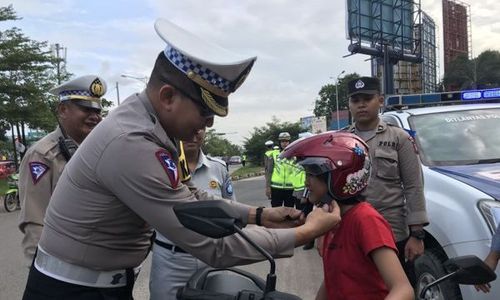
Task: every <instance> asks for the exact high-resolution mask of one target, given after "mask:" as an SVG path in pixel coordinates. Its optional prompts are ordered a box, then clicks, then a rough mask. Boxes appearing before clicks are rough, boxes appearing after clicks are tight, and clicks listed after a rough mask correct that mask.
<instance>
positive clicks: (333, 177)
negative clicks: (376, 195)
mask: <svg viewBox="0 0 500 300" xmlns="http://www.w3.org/2000/svg"><path fill="white" fill-rule="evenodd" d="M293 157H295V158H296V159H297V163H298V164H300V165H302V166H303V167H304V169H305V170H306V172H307V173H309V174H312V175H315V176H318V175H321V174H324V173H329V176H328V178H329V187H328V190H329V192H330V194H331V196H332V197H333V198H335V199H337V200H345V199H349V198H352V197H355V196H357V195H359V194H360V193H361V192H362V191H363V190H364V188H365V187H366V186H367V184H368V179H369V177H370V168H371V163H370V158H369V152H368V146H367V145H366V143H365V142H364V141H363V140H362V139H361V138H359V137H358V136H356V135H354V134H351V133H347V132H338V131H337V132H333V131H329V132H324V133H321V134H318V135H315V136H311V137H308V138H304V139H300V140H297V141H295V142H293V143H292V144H290V145H289V146H288V147H286V148H285V150H284V151H283V152H282V153H281V155H280V158H288V159H291V158H293Z"/></svg>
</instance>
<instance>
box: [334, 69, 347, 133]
mask: <svg viewBox="0 0 500 300" xmlns="http://www.w3.org/2000/svg"><path fill="white" fill-rule="evenodd" d="M344 73H345V70H342V72H340V74H339V75H337V78H336V79H335V105H336V106H337V130H340V120H339V117H340V114H339V77H340V75H342V74H344Z"/></svg>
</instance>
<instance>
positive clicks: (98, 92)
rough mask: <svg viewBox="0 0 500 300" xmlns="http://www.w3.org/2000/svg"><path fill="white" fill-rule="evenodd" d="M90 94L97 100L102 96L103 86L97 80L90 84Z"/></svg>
mask: <svg viewBox="0 0 500 300" xmlns="http://www.w3.org/2000/svg"><path fill="white" fill-rule="evenodd" d="M90 92H91V93H92V94H93V95H94V96H95V97H98V98H99V97H101V96H102V95H104V85H103V84H102V82H101V81H100V80H99V79H98V78H96V79H95V80H94V81H92V83H91V84H90Z"/></svg>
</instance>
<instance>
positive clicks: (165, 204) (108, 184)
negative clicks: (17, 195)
mask: <svg viewBox="0 0 500 300" xmlns="http://www.w3.org/2000/svg"><path fill="white" fill-rule="evenodd" d="M155 28H156V31H157V32H158V34H159V35H160V36H161V37H162V39H164V40H165V42H166V43H167V47H166V49H165V50H164V51H162V52H161V53H160V54H159V55H158V58H157V60H156V63H155V66H154V68H153V72H152V73H151V76H150V80H149V82H148V85H147V88H146V90H145V91H143V92H141V93H139V94H134V95H132V96H130V97H129V98H128V99H127V100H126V101H124V103H123V104H122V105H120V106H119V107H117V108H116V109H115V110H113V111H112V112H111V113H110V114H109V115H108V116H107V117H106V119H105V120H104V121H103V122H101V124H100V125H99V126H98V127H97V128H96V129H95V130H94V131H93V132H92V133H91V134H90V135H89V136H88V137H87V139H86V140H85V143H83V144H82V145H81V147H80V148H78V151H77V152H76V153H75V155H74V156H73V157H72V159H71V161H70V162H69V164H68V165H67V166H66V168H65V169H64V172H63V174H62V176H61V178H60V180H59V183H58V184H57V186H56V189H55V191H54V193H53V195H52V198H51V201H50V204H49V207H48V209H47V214H46V216H45V226H44V229H43V232H42V237H41V239H40V242H39V247H38V252H37V255H36V257H35V260H34V263H33V265H32V267H31V270H30V275H29V277H28V282H27V286H26V290H25V293H24V299H41V298H43V299H55V298H58V299H102V298H105V299H109V298H112V299H131V298H132V289H133V283H134V276H135V275H136V274H137V272H138V269H139V268H140V265H141V263H142V262H143V260H144V259H145V257H146V256H147V254H148V249H149V247H150V244H151V241H150V239H151V236H152V229H151V228H152V227H153V228H155V229H156V230H157V231H158V232H160V233H161V234H162V235H164V236H165V237H167V238H168V239H169V240H170V241H171V242H172V243H173V244H175V245H176V246H178V247H180V248H181V249H183V250H185V251H187V252H189V253H191V254H193V255H194V256H196V257H197V258H199V259H201V260H202V261H203V262H205V263H207V264H209V265H212V266H217V267H225V266H231V265H235V264H248V263H252V262H256V261H261V260H264V259H265V258H264V257H263V256H262V255H261V254H260V253H259V252H258V251H257V250H255V249H254V248H253V247H252V246H251V245H249V244H248V243H247V242H246V241H245V240H243V239H242V238H241V237H239V236H236V235H232V236H228V237H225V238H224V239H211V238H208V237H205V236H201V235H199V234H197V233H195V232H193V231H191V230H189V229H187V228H184V227H183V226H182V224H180V222H179V221H178V219H177V217H176V215H175V213H174V211H173V207H174V206H175V205H176V204H179V203H185V202H191V201H196V200H198V199H202V200H208V199H216V198H217V197H216V196H209V195H208V194H207V193H205V192H203V191H201V190H198V189H196V188H195V187H194V186H192V184H191V182H190V181H188V182H187V183H186V184H184V183H183V182H181V181H180V180H179V173H178V167H177V163H178V158H179V157H178V150H177V141H178V139H180V140H189V139H192V138H193V137H194V135H195V134H196V133H197V132H198V131H199V130H200V129H203V128H205V127H210V126H212V124H213V119H214V114H216V115H219V116H225V115H227V112H228V102H227V101H228V95H229V94H230V93H232V92H234V91H235V90H236V89H237V88H238V87H239V86H240V85H241V83H242V82H243V81H244V80H245V78H246V76H247V75H248V73H249V72H250V69H251V68H252V65H253V63H254V61H255V58H254V57H252V58H249V59H242V58H241V57H236V56H235V55H234V54H232V53H230V52H228V51H226V50H224V49H223V48H220V47H214V46H212V45H211V44H209V43H207V42H205V41H203V40H201V39H200V38H198V37H196V36H195V35H193V34H192V33H189V32H187V31H185V30H183V29H182V28H180V27H178V26H176V25H174V24H172V23H170V22H169V21H166V20H162V19H160V20H158V21H157V22H156V24H155ZM230 205H231V206H232V207H233V208H234V210H235V211H236V212H237V213H238V214H239V215H240V219H241V221H242V222H243V223H244V224H246V223H255V224H257V225H263V226H266V227H282V228H283V227H292V226H296V225H298V224H300V223H301V221H303V220H301V219H299V220H297V219H298V218H300V216H301V214H300V211H297V210H294V209H291V208H274V209H273V208H266V209H256V208H254V207H250V206H247V205H243V204H239V203H236V202H234V201H233V202H230ZM325 208H326V207H325ZM339 220H340V215H339V210H338V207H336V206H332V207H330V208H329V209H316V210H314V211H313V212H312V213H311V214H310V215H309V217H308V218H307V219H306V222H305V223H304V224H303V225H301V226H298V227H296V228H285V229H268V228H265V227H259V226H255V227H252V228H247V229H245V231H246V232H247V234H248V235H249V236H250V237H251V238H252V239H253V240H254V241H255V242H256V243H257V244H258V245H260V246H261V247H262V248H264V249H266V250H267V251H269V252H270V253H271V254H272V255H274V256H276V257H284V256H290V255H292V254H293V249H294V247H296V246H299V245H302V244H305V243H307V242H308V241H310V240H311V239H313V238H315V237H317V236H320V235H322V234H324V233H325V232H326V231H328V230H330V229H331V228H332V227H333V226H335V225H336V224H337V223H338V221H339ZM47 287H49V288H47ZM103 295H104V296H103Z"/></svg>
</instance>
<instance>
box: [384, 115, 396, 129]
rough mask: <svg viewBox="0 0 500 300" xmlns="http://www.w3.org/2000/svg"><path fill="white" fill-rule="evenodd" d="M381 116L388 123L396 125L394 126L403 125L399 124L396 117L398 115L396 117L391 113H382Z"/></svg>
mask: <svg viewBox="0 0 500 300" xmlns="http://www.w3.org/2000/svg"><path fill="white" fill-rule="evenodd" d="M380 117H381V118H382V120H383V121H384V122H386V123H387V124H391V125H394V126H397V127H401V125H400V124H399V121H398V119H396V117H394V116H391V115H382V116H380Z"/></svg>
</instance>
